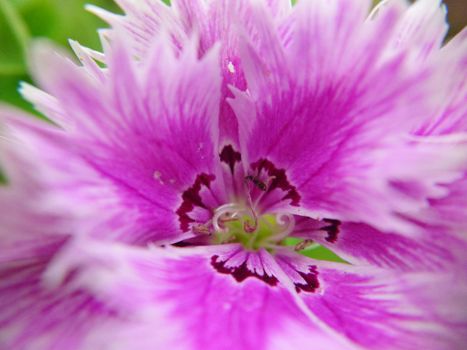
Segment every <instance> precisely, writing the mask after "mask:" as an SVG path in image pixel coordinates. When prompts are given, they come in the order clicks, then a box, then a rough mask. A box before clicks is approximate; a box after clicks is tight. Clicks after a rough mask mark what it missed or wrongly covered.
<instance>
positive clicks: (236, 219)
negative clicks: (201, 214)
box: [212, 203, 295, 250]
mask: <svg viewBox="0 0 467 350" xmlns="http://www.w3.org/2000/svg"><path fill="white" fill-rule="evenodd" d="M294 226H295V220H294V218H293V216H292V215H289V214H265V215H260V216H258V215H257V213H256V212H255V211H254V210H252V209H250V208H248V207H242V206H240V205H237V204H233V203H231V204H225V205H223V206H221V207H219V208H217V209H216V211H215V214H214V216H213V219H212V227H213V234H212V243H214V244H223V243H234V242H236V243H241V244H242V245H243V246H244V247H245V248H246V249H249V250H258V249H260V248H266V249H273V248H274V247H277V246H278V245H281V244H282V243H283V240H284V239H285V238H286V237H287V236H289V234H290V233H291V232H292V231H293V228H294Z"/></svg>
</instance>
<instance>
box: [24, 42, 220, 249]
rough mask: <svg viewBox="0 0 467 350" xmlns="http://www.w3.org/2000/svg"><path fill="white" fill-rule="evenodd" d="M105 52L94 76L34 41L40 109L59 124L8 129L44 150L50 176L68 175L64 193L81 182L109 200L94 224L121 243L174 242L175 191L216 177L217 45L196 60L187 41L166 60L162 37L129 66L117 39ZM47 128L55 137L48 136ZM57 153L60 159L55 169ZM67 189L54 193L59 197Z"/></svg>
mask: <svg viewBox="0 0 467 350" xmlns="http://www.w3.org/2000/svg"><path fill="white" fill-rule="evenodd" d="M107 51H108V52H107V53H106V55H107V60H108V68H107V69H106V70H102V71H101V73H102V76H100V78H103V80H101V79H100V78H97V77H96V76H95V75H94V74H93V73H90V71H89V67H88V66H84V67H78V66H75V65H74V64H72V63H71V62H69V61H68V60H67V59H65V58H62V57H60V56H58V55H56V54H54V53H51V52H50V50H48V48H47V47H45V46H40V47H37V48H36V50H35V59H34V62H35V65H36V69H35V72H36V75H37V77H38V80H39V81H40V83H41V84H42V86H43V87H44V88H45V89H46V90H47V91H48V92H49V93H50V94H51V95H53V96H54V100H53V102H54V103H53V105H51V106H49V108H48V109H47V108H41V109H42V110H43V111H47V110H52V109H53V110H57V109H59V111H60V114H61V116H62V119H64V120H65V123H64V124H62V126H63V127H64V128H65V130H58V129H54V128H53V127H52V126H47V125H44V126H43V127H40V128H36V127H33V128H29V127H25V126H24V125H23V124H25V123H24V122H22V121H18V122H15V125H16V126H15V128H16V129H17V132H18V133H19V134H21V133H24V134H27V135H21V136H20V138H22V141H23V142H25V143H28V144H29V145H30V146H31V147H32V148H40V147H47V148H48V149H49V150H50V151H49V153H50V154H47V155H44V156H40V158H41V159H42V161H43V162H44V163H46V164H48V166H49V167H50V168H52V169H53V171H55V172H56V173H57V174H56V175H55V177H57V176H60V177H62V178H63V180H64V181H69V182H68V184H69V185H70V187H69V188H68V189H67V190H69V189H70V188H71V183H73V184H74V188H73V189H72V191H75V192H79V191H80V186H81V188H85V189H82V190H81V192H83V191H86V188H89V186H88V185H89V183H92V184H94V183H96V182H99V185H100V186H101V187H102V188H103V189H105V190H102V193H103V194H104V195H103V197H106V195H107V193H110V192H111V193H112V195H113V196H114V198H113V199H112V198H111V197H112V196H110V198H111V200H113V202H114V203H112V204H111V208H108V206H107V204H108V203H104V204H103V207H101V212H102V213H104V216H107V217H109V218H110V219H108V220H104V221H105V222H106V224H107V225H108V227H112V228H114V230H115V231H116V232H120V233H123V236H125V238H124V239H125V240H127V241H131V240H132V239H133V241H135V242H136V241H138V242H141V241H143V242H144V241H147V240H165V239H176V238H175V237H179V236H180V235H181V234H182V233H183V231H186V230H183V227H182V226H183V223H182V221H183V214H184V212H183V210H182V209H180V208H182V207H183V206H185V207H186V206H189V205H190V204H189V203H188V204H187V203H185V202H186V200H185V199H184V198H183V195H184V193H185V192H187V191H189V190H190V189H191V188H193V186H196V184H197V179H198V178H200V177H201V178H209V179H214V178H216V176H217V175H218V174H217V173H216V171H217V169H216V167H215V165H217V163H218V159H219V158H218V157H219V156H218V154H216V153H215V152H216V150H217V148H218V147H217V142H218V111H217V106H218V104H219V96H220V81H221V79H220V74H219V70H218V69H216V67H217V66H218V63H217V60H218V51H217V50H216V49H213V50H211V52H210V53H208V54H206V55H205V56H204V57H203V59H201V60H198V59H197V58H196V47H194V46H189V45H188V46H187V47H186V49H185V50H184V51H183V53H182V54H181V55H180V56H178V57H176V56H175V55H174V53H173V51H172V49H171V48H170V45H169V44H168V43H167V42H166V41H164V38H161V39H160V41H159V42H157V43H156V44H155V46H154V47H153V56H152V58H153V59H152V60H150V61H148V62H146V63H144V64H143V63H137V62H133V61H132V60H131V59H130V57H129V52H128V51H127V50H126V49H125V48H124V44H123V43H122V42H120V41H118V40H115V41H112V46H111V47H108V48H107ZM50 67H54V68H53V69H51V68H50ZM182 67H183V69H181V68H182ZM186 72H188V74H187V73H186ZM88 73H89V74H88ZM29 96H31V94H29ZM33 96H35V97H37V98H38V99H39V102H40V103H41V106H42V107H43V106H44V104H47V102H48V100H49V101H50V99H47V98H45V96H46V95H41V96H38V94H37V93H33ZM35 102H37V100H36V101H35ZM50 117H51V118H53V115H51V116H50ZM25 129H27V130H26V131H25ZM38 129H44V130H43V131H40V130H38ZM47 129H49V130H47ZM187 131H188V132H187ZM47 133H49V134H56V135H57V136H56V137H54V138H53V141H54V142H50V140H49V139H50V136H48V135H46V134H47ZM35 134H37V135H35ZM41 135H42V136H41ZM57 140H58V141H57ZM55 141H56V142H55ZM63 159H70V161H69V163H70V164H66V165H63V164H62V163H63V162H62V160H63ZM67 167H68V169H65V168H67ZM74 167H75V169H73V168H74ZM78 168H79V169H78ZM65 175H66V176H67V178H66V179H65V178H64V177H65ZM207 187H209V186H207ZM92 188H93V189H94V190H95V189H96V188H97V187H92ZM204 190H205V189H204V187H203V191H204ZM208 190H209V189H208ZM69 193H70V192H66V191H64V192H63V194H62V196H63V198H66V197H67V196H68V195H69ZM223 193H224V190H223V188H222V186H220V190H219V191H218V195H217V197H216V198H214V197H212V196H211V198H210V199H209V200H210V202H209V203H205V207H206V208H208V207H216V206H218V205H220V204H221V203H219V202H224V201H222V199H223V198H222V196H223ZM104 201H105V200H104ZM115 201H116V202H117V203H115ZM206 210H208V209H206ZM177 211H178V212H182V213H181V214H175V212H177ZM132 222H133V223H134V224H136V225H134V224H132ZM138 222H139V223H138ZM122 228H123V231H126V233H124V232H122ZM96 230H99V231H101V232H106V231H108V230H105V229H103V228H99V229H96ZM115 231H114V232H115ZM143 231H144V232H143ZM116 232H115V233H116ZM120 233H119V234H118V235H120ZM104 235H105V234H104ZM132 235H134V237H133V238H132Z"/></svg>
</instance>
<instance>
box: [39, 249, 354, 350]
mask: <svg viewBox="0 0 467 350" xmlns="http://www.w3.org/2000/svg"><path fill="white" fill-rule="evenodd" d="M271 259H272V257H271V256H270V255H269V253H267V252H264V251H263V252H258V253H251V252H245V251H243V250H242V248H240V247H239V246H237V245H231V246H224V247H206V248H193V249H192V248H166V249H161V248H154V249H150V250H147V249H141V248H131V247H127V246H123V245H117V244H110V245H109V244H105V245H103V244H101V243H97V242H89V241H84V242H77V244H76V245H72V246H70V247H69V248H67V251H66V252H64V253H63V254H61V255H60V256H59V258H58V259H56V260H55V262H54V264H53V265H52V267H51V268H50V269H49V270H48V271H47V273H46V276H45V279H46V281H47V282H48V283H51V285H56V284H58V285H60V283H62V282H61V281H64V280H65V281H66V280H67V278H68V277H67V276H68V275H69V273H70V272H72V271H76V270H77V269H78V271H79V276H78V277H77V278H76V281H77V282H76V283H78V284H77V285H76V287H77V286H80V288H82V289H84V290H89V291H91V292H92V294H93V295H99V296H101V297H103V298H105V300H106V301H107V304H110V305H116V306H118V307H119V308H120V309H123V310H126V309H127V308H128V309H129V310H132V312H133V313H136V314H138V313H139V312H140V311H141V310H153V309H154V310H159V311H161V310H162V311H163V312H162V316H163V318H162V319H161V318H156V317H154V318H152V319H151V317H150V316H149V317H147V318H144V319H142V321H143V322H145V323H144V326H143V327H142V329H158V330H161V331H162V332H163V331H164V330H165V329H166V328H167V327H173V328H174V329H176V330H178V331H177V332H176V333H172V332H171V331H170V328H169V329H168V332H167V334H166V339H157V338H155V336H154V335H152V334H149V333H148V334H144V336H145V337H144V338H142V337H137V338H128V337H127V335H128V334H131V332H125V331H124V332H123V334H116V335H115V338H114V337H113V336H112V337H109V338H108V339H107V344H110V345H112V346H115V348H116V349H121V348H122V349H127V348H135V347H136V348H138V349H139V348H141V349H146V348H150V347H151V346H153V347H154V346H155V345H154V344H157V346H158V347H160V348H168V346H171V345H170V344H171V343H172V342H173V341H175V342H176V343H177V344H178V346H179V347H181V348H182V349H226V350H227V349H238V348H241V349H245V350H248V349H287V348H290V346H291V345H294V344H295V345H299V344H301V345H304V346H312V345H314V346H323V347H325V348H326V349H335V350H337V349H345V350H352V349H356V348H355V347H354V346H353V345H351V344H350V343H347V342H345V341H344V342H342V340H340V339H339V338H338V337H336V338H334V337H333V336H332V332H331V333H327V332H323V330H321V329H319V328H318V326H317V325H315V324H314V323H313V322H312V321H310V319H309V318H308V317H307V316H306V315H305V314H303V313H302V311H301V309H300V308H299V307H297V305H296V303H295V301H294V298H293V297H292V295H291V294H290V293H289V291H288V289H286V288H284V287H283V286H281V285H278V284H276V283H277V282H274V281H273V279H274V276H273V275H272V273H273V272H272V270H273V269H274V268H275V267H274V266H275V265H274V262H273V261H272V260H271ZM270 264H271V265H270ZM276 281H277V280H276ZM150 314H151V313H150ZM156 315H158V316H159V315H161V312H159V313H157V314H156ZM167 320H170V322H169V323H167ZM146 322H147V323H146ZM130 329H131V327H130ZM97 331H98V332H99V331H101V327H98V328H97ZM292 335H294V336H297V338H294V339H292V338H291V336H292ZM121 342H123V343H121ZM164 342H166V343H164ZM122 344H125V346H127V347H125V346H123V345H122ZM287 346H288V347H287Z"/></svg>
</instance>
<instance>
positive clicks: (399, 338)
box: [278, 253, 467, 350]
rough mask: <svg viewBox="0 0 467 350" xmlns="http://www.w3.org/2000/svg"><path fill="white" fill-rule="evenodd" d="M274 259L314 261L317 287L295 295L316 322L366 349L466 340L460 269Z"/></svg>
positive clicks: (456, 344) (302, 264) (292, 261)
mask: <svg viewBox="0 0 467 350" xmlns="http://www.w3.org/2000/svg"><path fill="white" fill-rule="evenodd" d="M278 260H279V264H280V265H281V266H283V267H284V269H285V270H286V269H289V270H290V269H291V268H293V269H294V270H298V271H302V272H307V271H308V269H309V267H310V265H315V266H317V270H316V271H317V274H318V280H319V284H320V288H319V290H318V291H317V292H315V293H307V292H300V293H299V294H298V295H299V297H300V298H301V299H302V300H303V301H304V302H305V304H306V305H307V306H308V308H309V309H310V311H311V312H312V313H314V314H315V315H316V316H317V317H318V318H319V319H320V320H321V321H323V322H325V323H327V324H328V326H330V327H331V328H333V329H334V330H335V331H338V332H341V333H342V334H345V336H346V337H348V338H349V339H351V340H353V341H354V342H356V343H357V344H359V345H360V346H362V347H363V348H365V349H417V348H423V349H433V350H435V349H462V347H463V344H465V341H466V339H467V338H466V337H467V334H466V332H465V327H466V325H467V318H466V315H465V313H464V312H463V311H460V310H463V309H465V306H466V305H465V300H466V298H465V297H466V295H467V283H466V282H467V280H466V279H465V275H464V274H456V273H444V272H443V273H440V274H433V273H399V272H392V271H388V270H382V269H377V268H371V267H357V266H350V265H345V264H336V263H325V262H317V261H312V262H310V259H309V258H305V257H303V256H298V255H296V254H295V255H291V254H290V253H285V254H281V255H279V256H278ZM453 281H458V283H456V288H452V287H451V286H452V283H453ZM451 298H452V299H451Z"/></svg>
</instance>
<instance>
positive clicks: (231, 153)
mask: <svg viewBox="0 0 467 350" xmlns="http://www.w3.org/2000/svg"><path fill="white" fill-rule="evenodd" d="M219 157H220V159H221V162H224V163H226V164H227V165H228V166H229V168H230V172H231V173H232V174H234V169H235V163H240V162H241V160H242V155H241V154H240V153H239V152H237V151H236V150H235V149H234V148H233V147H232V145H227V146H224V148H223V149H222V151H221V153H220V154H219Z"/></svg>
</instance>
